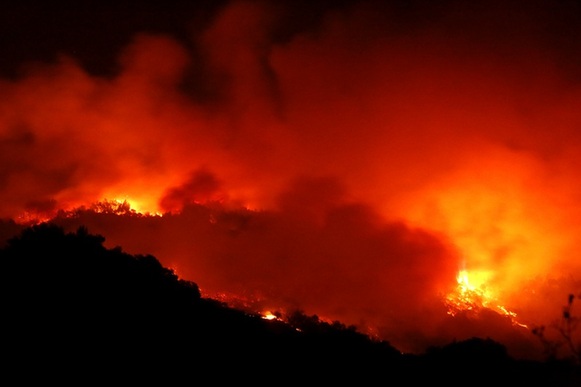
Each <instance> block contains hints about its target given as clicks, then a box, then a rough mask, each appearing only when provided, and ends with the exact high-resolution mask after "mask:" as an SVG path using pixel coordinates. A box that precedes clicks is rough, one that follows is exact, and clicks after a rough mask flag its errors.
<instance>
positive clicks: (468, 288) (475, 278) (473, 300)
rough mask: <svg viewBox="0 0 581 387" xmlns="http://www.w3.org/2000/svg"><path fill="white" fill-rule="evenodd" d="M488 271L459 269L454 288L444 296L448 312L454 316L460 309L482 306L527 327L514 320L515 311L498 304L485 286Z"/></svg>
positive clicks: (468, 309)
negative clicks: (456, 284)
mask: <svg viewBox="0 0 581 387" xmlns="http://www.w3.org/2000/svg"><path fill="white" fill-rule="evenodd" d="M489 277H490V273H488V272H485V271H474V272H470V273H468V271H467V270H460V271H459V272H458V275H457V276H456V280H457V281H458V286H457V287H456V290H455V291H453V292H451V293H450V294H448V295H447V296H446V300H445V302H446V306H447V307H448V314H449V315H451V316H455V315H456V314H458V313H459V312H462V311H474V312H478V311H479V310H480V309H482V308H487V309H490V310H493V311H495V312H497V313H499V314H501V315H504V316H507V317H509V318H510V319H511V321H512V323H513V324H514V325H518V326H521V327H523V328H527V326H526V325H525V324H523V323H520V322H518V321H517V320H516V316H517V315H516V313H515V312H512V311H510V310H508V309H507V308H506V307H504V306H502V305H500V304H499V303H498V300H497V298H496V296H495V295H494V293H493V292H492V291H491V290H490V289H489V288H488V287H487V286H486V283H487V281H488V279H489Z"/></svg>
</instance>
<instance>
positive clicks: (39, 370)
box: [0, 224, 579, 386]
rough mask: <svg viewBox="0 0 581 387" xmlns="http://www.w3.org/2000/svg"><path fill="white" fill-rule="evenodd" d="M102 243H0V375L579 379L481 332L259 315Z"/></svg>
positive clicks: (37, 236) (47, 237)
mask: <svg viewBox="0 0 581 387" xmlns="http://www.w3.org/2000/svg"><path fill="white" fill-rule="evenodd" d="M103 242H104V238H103V237H102V236H100V235H91V234H89V233H88V230H87V229H85V228H82V227H81V228H79V229H78V230H77V231H76V232H74V233H65V232H64V231H63V229H62V228H60V227H58V226H55V225H50V224H40V225H37V226H33V227H30V228H26V229H24V230H23V231H22V233H21V234H20V235H19V236H17V237H14V238H12V239H9V240H8V242H7V245H6V246H5V247H4V248H2V249H0V267H1V270H0V281H1V285H0V286H1V288H0V292H1V293H0V294H1V295H0V303H1V304H0V306H1V312H2V335H1V340H2V341H1V343H0V344H1V351H2V359H3V360H2V363H1V364H2V375H3V376H4V377H5V378H7V379H8V378H9V377H10V378H14V377H16V378H18V382H19V384H25V383H26V382H39V381H41V382H43V383H47V382H49V381H55V382H59V383H61V384H62V383H65V384H70V383H75V384H76V385H78V384H88V383H89V382H91V383H109V384H111V383H113V382H115V384H117V383H120V382H131V383H132V384H136V383H142V382H149V383H150V384H151V383H154V382H155V383H159V384H162V385H173V384H177V383H180V384H184V383H193V384H196V383H198V384H199V383H203V384H205V385H214V384H217V385H220V384H224V383H233V382H254V383H265V382H266V383H276V382H284V384H290V383H305V382H309V383H314V382H319V383H326V384H329V383H339V382H341V383H350V384H356V385H369V384H372V383H373V384H376V383H382V384H392V385H393V384H394V383H395V384H397V385H410V384H413V383H420V382H425V381H428V382H430V383H435V382H441V381H446V382H448V383H447V384H448V385H455V384H456V382H455V381H457V382H458V385H460V381H461V382H462V384H464V383H465V382H466V380H465V379H462V378H464V377H469V378H471V379H474V380H478V381H487V382H493V381H501V380H503V381H505V382H506V381H512V382H520V383H529V384H530V383H533V382H535V383H536V384H530V385H551V386H569V385H571V386H572V385H576V384H574V383H575V382H577V383H578V382H579V378H578V373H576V372H578V370H577V368H576V367H573V366H572V365H570V364H568V363H563V362H554V363H539V362H523V361H515V360H513V359H511V358H509V357H508V356H507V355H506V351H505V350H504V348H503V347H502V346H501V345H499V344H497V343H494V342H491V341H486V340H480V339H475V340H472V341H469V342H462V343H452V344H450V345H449V346H447V347H444V348H435V349H434V350H433V351H430V352H429V353H427V354H426V355H422V356H416V355H414V356H411V355H404V354H401V353H400V352H399V351H397V350H396V349H395V348H393V347H392V346H390V345H389V344H388V343H386V342H378V341H374V340H372V339H370V338H369V337H367V336H365V335H363V334H360V333H358V332H356V331H354V330H353V329H351V328H347V327H345V326H343V325H342V324H340V323H334V324H327V323H323V322H321V321H319V320H318V319H317V318H316V316H312V317H309V316H305V315H304V314H302V313H301V312H300V311H297V312H296V313H294V314H292V315H291V316H290V318H289V321H288V322H282V321H276V320H274V321H269V320H265V319H262V318H260V316H258V315H254V314H249V313H247V312H244V311H241V310H237V309H233V308H230V307H227V306H226V305H224V304H222V303H220V302H217V301H215V300H211V299H205V298H203V297H201V295H200V291H199V289H198V286H197V285H196V284H195V283H193V282H190V281H184V280H181V279H179V278H178V277H177V276H176V275H175V274H174V273H173V272H172V271H171V270H169V269H166V268H164V267H162V266H161V264H160V263H159V262H158V260H157V259H156V258H155V257H153V256H151V255H137V256H133V255H129V254H127V253H125V252H123V251H122V249H121V248H120V247H117V248H114V249H106V248H105V247H104V246H103ZM459 378H460V379H459ZM402 380H403V382H400V381H402ZM539 382H542V384H538V383H539Z"/></svg>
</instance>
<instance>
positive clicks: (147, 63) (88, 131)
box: [0, 1, 581, 353]
mask: <svg viewBox="0 0 581 387" xmlns="http://www.w3.org/2000/svg"><path fill="white" fill-rule="evenodd" d="M483 3H484V2H483ZM483 3H480V2H476V3H471V4H470V5H466V4H464V3H463V2H454V1H450V2H444V3H440V5H428V4H424V3H423V2H407V3H406V4H408V5H407V6H406V5H404V4H403V3H399V2H393V4H385V2H372V1H371V2H339V3H337V4H335V5H331V4H326V3H325V2H320V3H317V4H316V5H312V6H309V5H308V4H307V3H303V2H297V4H298V5H295V6H293V5H292V4H291V3H289V4H286V3H280V4H274V3H270V2H245V1H236V2H231V3H227V4H225V5H224V6H223V7H218V8H216V10H215V12H214V13H213V14H212V17H211V18H209V19H208V21H207V22H206V23H205V24H204V27H203V28H193V27H192V28H190V30H189V35H188V36H187V38H186V39H184V38H183V36H182V37H181V38H180V39H178V38H176V37H174V36H172V34H171V33H169V32H167V31H166V32H164V31H157V32H154V31H147V30H145V29H144V30H140V31H136V32H135V34H134V35H132V37H131V40H130V42H129V44H128V45H127V46H125V47H123V48H122V51H121V52H119V54H118V56H117V68H118V69H119V70H118V72H117V73H115V74H114V75H112V76H102V75H98V74H95V73H94V72H89V71H88V70H86V69H85V68H84V67H83V65H82V64H81V62H80V60H78V59H76V58H75V57H74V55H72V54H70V53H61V54H60V55H59V56H58V59H57V60H56V61H53V62H39V63H35V64H28V65H27V66H25V67H23V68H22V71H21V73H20V75H19V76H18V77H15V78H14V77H13V78H8V77H6V78H4V79H2V80H1V81H0V96H1V98H0V160H1V162H0V184H1V187H2V190H0V216H1V217H2V218H14V219H24V217H26V216H28V215H27V214H33V215H34V214H36V215H38V214H40V215H44V216H46V217H50V216H53V215H55V214H56V213H57V211H58V210H59V209H73V208H76V207H79V206H85V205H88V204H90V203H94V202H97V201H101V200H120V201H123V200H126V201H128V202H129V203H130V204H131V206H132V208H134V209H136V210H137V211H140V212H143V213H151V214H156V213H165V216H163V217H158V216H156V217H151V218H143V217H137V218H135V217H129V218H127V219H125V218H123V217H121V218H119V217H113V218H111V217H108V218H107V219H108V220H103V219H102V220H96V218H95V217H94V216H91V215H90V214H86V213H84V214H83V217H81V218H79V219H77V221H79V222H81V221H82V222H85V223H87V224H89V225H90V227H89V230H90V231H92V232H98V233H101V234H102V235H104V236H105V237H106V239H107V241H108V243H110V244H111V245H120V246H122V247H123V248H124V249H126V250H128V251H129V252H131V253H152V254H154V255H155V256H156V257H158V259H160V261H162V263H164V264H166V265H168V266H171V267H173V268H174V269H175V270H176V271H177V272H178V274H180V275H181V276H183V277H185V278H187V279H190V280H193V281H195V282H197V283H198V284H199V285H200V287H201V288H202V289H203V290H205V291H207V292H208V293H212V294H218V293H220V292H225V293H232V294H238V295H247V296H248V297H250V298H253V299H254V300H261V302H264V303H265V304H272V305H268V307H271V308H276V307H296V308H301V309H303V310H305V311H307V312H308V313H312V314H319V315H321V316H324V317H328V318H331V319H338V320H341V321H344V322H346V323H348V324H357V325H359V326H363V327H366V328H369V329H372V330H374V332H375V333H376V334H378V335H380V336H382V337H383V338H386V339H388V340H390V341H392V342H393V343H394V344H396V345H399V346H400V347H401V348H402V349H414V350H416V349H418V348H420V347H425V346H426V345H429V344H430V343H434V342H440V341H442V340H448V339H455V338H462V337H465V336H470V335H472V334H482V335H486V336H494V335H496V336H497V337H499V338H502V339H503V340H508V341H513V342H516V343H517V344H516V345H517V346H520V347H519V348H520V349H521V351H522V352H524V353H526V351H528V349H529V346H530V345H532V344H530V343H528V340H529V338H523V336H521V333H520V332H521V331H519V330H518V329H517V328H514V327H513V326H511V325H510V324H509V323H507V321H506V319H501V318H499V317H498V316H495V315H491V316H481V319H480V320H471V319H466V321H465V320H463V319H462V317H458V318H456V319H452V320H450V317H449V316H448V315H447V314H446V310H445V307H444V305H443V304H442V299H443V296H444V295H445V294H448V292H450V291H452V290H453V289H454V287H455V286H456V282H455V281H456V274H457V273H458V271H459V270H461V269H467V270H468V271H472V272H474V273H476V272H478V273H480V274H483V275H485V277H486V285H487V286H488V288H489V290H490V291H491V293H492V294H493V295H494V296H495V297H496V298H497V299H498V300H500V301H499V302H500V303H502V304H503V305H505V306H506V307H509V308H512V309H514V310H517V311H518V314H519V316H522V318H524V319H525V320H528V321H534V322H536V321H539V323H546V322H547V321H550V319H551V318H553V317H555V318H557V317H558V316H559V311H560V307H561V305H562V304H563V303H564V302H565V301H566V295H567V294H568V293H569V292H574V291H576V290H577V289H575V287H576V286H578V283H577V277H578V275H579V272H580V269H581V267H580V266H581V265H580V264H579V263H578V260H577V259H575V257H576V256H577V254H578V253H579V251H578V247H577V245H576V241H577V240H578V237H579V232H578V231H577V230H579V229H580V228H579V227H578V226H579V224H578V223H579V220H578V219H581V217H579V210H580V208H579V204H578V203H579V200H578V198H579V195H580V193H581V192H580V188H579V187H580V185H579V182H580V181H581V180H580V175H579V172H578V171H579V170H581V169H580V168H579V163H580V161H581V158H580V156H579V155H581V153H579V151H578V150H579V146H580V140H581V138H580V136H579V131H578V128H579V126H580V124H581V111H580V110H579V109H578V106H579V103H580V102H581V93H580V88H579V82H580V81H581V77H580V75H581V74H580V73H579V71H578V68H579V67H576V66H575V64H579V63H581V55H579V54H580V52H579V48H578V43H576V42H577V41H578V40H577V38H578V37H579V32H580V31H579V27H577V26H578V25H579V24H578V23H576V22H577V21H576V20H575V18H574V16H571V15H574V12H572V11H573V10H574V9H568V8H565V6H563V8H561V7H558V6H553V5H551V4H550V2H547V3H544V2H535V5H528V4H519V3H518V2H515V3H510V4H506V2H486V4H483ZM568 7H570V8H574V7H575V5H574V4H569V5H568ZM192 20H195V18H194V17H193V16H192ZM61 221H62V222H65V220H64V219H61ZM66 222H74V220H71V219H69V220H67V221H66ZM71 226H72V225H71ZM555 284H557V285H555ZM559 297H562V299H561V298H559ZM265 306H267V305H265ZM497 319H498V320H497ZM515 330H516V332H515ZM522 335H525V334H524V333H523V334H522ZM523 343H524V344H523ZM523 346H524V349H523Z"/></svg>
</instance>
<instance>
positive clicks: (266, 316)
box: [261, 310, 280, 320]
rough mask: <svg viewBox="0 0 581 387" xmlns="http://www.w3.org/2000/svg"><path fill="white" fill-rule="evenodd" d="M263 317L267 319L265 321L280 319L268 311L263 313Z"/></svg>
mask: <svg viewBox="0 0 581 387" xmlns="http://www.w3.org/2000/svg"><path fill="white" fill-rule="evenodd" d="M261 315H262V318H263V319H265V320H276V319H279V318H278V317H277V316H276V315H275V314H273V313H272V312H271V311H268V310H267V311H265V312H262V314H261ZM279 320H280V319H279Z"/></svg>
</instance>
